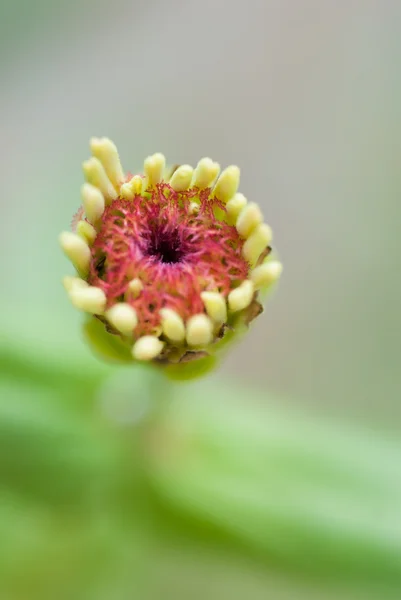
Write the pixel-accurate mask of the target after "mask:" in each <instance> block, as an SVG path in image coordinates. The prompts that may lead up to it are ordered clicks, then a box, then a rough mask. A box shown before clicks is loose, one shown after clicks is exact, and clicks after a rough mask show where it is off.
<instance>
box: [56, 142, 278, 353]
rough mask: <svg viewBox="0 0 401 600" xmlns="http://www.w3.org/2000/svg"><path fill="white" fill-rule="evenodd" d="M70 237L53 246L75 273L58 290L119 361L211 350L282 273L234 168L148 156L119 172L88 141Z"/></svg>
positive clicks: (108, 154) (112, 152)
mask: <svg viewBox="0 0 401 600" xmlns="http://www.w3.org/2000/svg"><path fill="white" fill-rule="evenodd" d="M90 145H91V151H92V157H91V158H90V159H89V160H87V161H86V162H84V163H83V170H84V174H85V179H86V183H84V185H83V186H82V190H81V193H82V207H81V208H80V209H79V211H78V214H77V215H76V216H75V218H74V220H73V231H66V232H63V233H62V234H61V236H60V244H61V247H62V249H63V251H64V253H65V254H66V255H67V257H68V258H69V259H70V260H71V262H72V263H73V265H74V267H75V269H76V275H75V276H67V277H66V278H65V279H64V285H65V288H66V290H67V292H68V295H69V297H70V299H71V302H72V304H73V305H74V306H75V307H76V308H78V309H80V310H82V311H84V312H86V313H88V314H89V315H91V319H92V321H93V320H96V323H97V325H98V326H99V325H101V327H103V328H104V335H105V336H106V339H107V338H108V339H109V340H110V342H111V340H112V338H113V336H114V337H115V339H116V337H118V342H119V348H123V349H124V353H125V356H127V351H129V356H130V357H131V359H133V360H138V361H156V362H158V363H159V364H164V365H171V364H182V363H188V362H190V361H200V360H201V359H205V358H207V357H208V356H210V355H214V354H215V350H216V349H217V348H218V347H220V346H221V345H222V344H223V342H224V341H225V339H228V338H229V337H230V338H231V337H232V336H233V334H235V333H236V332H238V331H239V330H240V329H241V328H243V326H244V325H245V326H246V325H248V324H249V322H250V321H251V320H252V319H253V318H254V317H255V316H257V315H258V314H259V313H260V312H261V311H262V309H261V305H260V303H259V300H258V296H259V292H260V290H262V289H264V288H267V287H269V286H270V285H271V284H272V283H274V282H275V281H276V280H277V279H278V278H279V276H280V274H281V264H280V263H279V262H278V261H276V260H274V259H272V258H271V254H270V251H271V248H270V243H271V240H272V231H271V229H270V227H269V226H268V225H267V224H265V223H264V222H263V217H262V213H261V211H260V208H259V206H258V205H257V204H255V203H253V202H248V201H247V199H246V198H245V196H244V195H243V194H241V193H239V192H238V185H239V178H240V172H239V169H238V167H236V166H229V167H227V168H226V169H224V170H223V171H221V172H220V166H219V165H218V164H217V163H216V162H214V161H212V160H211V159H210V158H203V159H201V160H200V161H199V163H198V164H197V166H196V168H195V169H193V168H192V167H191V166H189V165H181V166H178V167H174V168H168V167H167V166H166V162H165V158H164V156H163V155H162V154H154V155H153V156H149V157H148V158H147V159H146V160H145V162H144V169H143V173H140V174H137V175H134V176H132V175H125V174H124V172H123V169H122V167H121V163H120V159H119V156H118V152H117V149H116V147H115V145H114V144H113V143H112V142H111V141H110V140H109V139H107V138H101V139H98V138H93V139H92V140H91V144H90Z"/></svg>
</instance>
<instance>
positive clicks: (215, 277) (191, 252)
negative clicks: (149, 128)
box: [88, 183, 249, 335]
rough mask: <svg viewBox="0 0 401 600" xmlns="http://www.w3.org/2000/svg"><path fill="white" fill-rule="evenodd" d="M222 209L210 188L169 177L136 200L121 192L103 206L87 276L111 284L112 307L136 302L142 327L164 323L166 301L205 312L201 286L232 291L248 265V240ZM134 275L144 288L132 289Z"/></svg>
mask: <svg viewBox="0 0 401 600" xmlns="http://www.w3.org/2000/svg"><path fill="white" fill-rule="evenodd" d="M194 200H195V201H197V204H198V209H199V210H198V212H197V214H193V211H192V210H191V208H190V204H191V202H193V201H194ZM224 210H225V209H224V205H223V204H222V203H221V202H220V201H219V200H217V199H216V198H211V197H210V190H209V189H206V190H202V191H199V190H197V189H191V190H188V191H187V192H179V193H178V192H175V191H174V190H173V189H172V188H171V187H170V186H169V185H168V184H166V183H162V184H159V185H157V186H156V187H155V188H154V189H152V190H150V191H149V192H146V193H145V194H144V195H143V196H136V197H135V198H134V199H133V200H124V199H122V198H118V199H117V200H115V201H114V202H113V203H112V204H111V205H110V206H108V207H107V208H106V210H105V211H104V213H103V216H102V223H101V227H100V229H99V232H98V235H97V236H96V239H95V242H94V244H93V247H92V260H91V267H90V274H89V278H88V281H89V283H90V284H91V285H95V286H98V287H100V288H101V289H102V290H103V291H104V292H105V294H106V296H107V306H108V308H109V307H110V306H112V305H113V304H115V303H116V302H120V301H123V300H125V301H127V302H129V303H130V304H131V305H132V306H133V307H134V308H135V309H136V311H137V315H138V326H137V329H136V330H135V333H136V334H137V335H145V334H148V333H152V332H153V331H154V330H155V329H156V328H157V327H158V326H159V325H160V309H161V308H172V309H173V310H175V311H177V313H178V314H179V315H181V317H182V318H183V319H184V320H185V319H188V317H190V316H191V315H193V314H197V313H200V312H203V311H204V305H203V302H202V299H201V296H200V294H201V292H203V291H205V290H213V291H219V292H221V293H222V294H223V295H224V296H225V297H226V296H227V295H228V294H229V292H230V291H231V290H232V289H233V288H235V287H236V286H237V285H238V284H239V283H240V282H241V281H243V280H244V279H246V277H247V275H248V272H249V265H248V263H247V262H246V260H245V259H244V258H243V257H242V246H243V240H242V239H241V237H240V236H239V234H238V232H237V230H236V228H235V227H233V226H231V225H228V224H227V223H226V222H225V221H224V220H222V219H224ZM133 279H139V280H140V281H141V283H142V290H141V291H140V293H139V294H138V295H135V294H132V293H131V292H130V291H129V283H130V282H131V281H132V280H133Z"/></svg>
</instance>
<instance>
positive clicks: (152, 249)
mask: <svg viewBox="0 0 401 600" xmlns="http://www.w3.org/2000/svg"><path fill="white" fill-rule="evenodd" d="M148 254H149V256H154V257H155V258H156V259H157V260H159V261H160V262H162V263H166V264H175V263H179V262H181V260H182V258H183V255H184V252H183V248H182V246H181V240H180V236H179V232H178V231H177V230H176V229H175V230H172V231H166V230H164V229H162V228H160V227H156V228H155V229H154V230H153V231H152V234H151V237H150V239H149V246H148Z"/></svg>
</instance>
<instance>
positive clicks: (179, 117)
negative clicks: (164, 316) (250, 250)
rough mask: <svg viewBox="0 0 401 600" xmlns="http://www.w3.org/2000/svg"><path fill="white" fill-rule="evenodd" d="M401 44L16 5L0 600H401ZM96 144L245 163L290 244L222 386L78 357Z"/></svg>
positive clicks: (7, 14)
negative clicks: (79, 258) (73, 263)
mask: <svg viewBox="0 0 401 600" xmlns="http://www.w3.org/2000/svg"><path fill="white" fill-rule="evenodd" d="M400 23H401V5H399V4H398V3H397V2H395V1H391V0H387V1H386V0H385V1H381V2H379V1H375V0H355V1H352V2H350V1H346V0H340V1H339V2H334V1H326V2H325V1H323V2H321V1H318V0H299V1H298V2H295V1H291V0H284V1H283V0H281V1H278V0H247V1H246V2H245V1H242V0H236V1H235V2H227V1H224V0H217V1H214V2H212V1H211V0H206V1H203V2H199V1H198V2H195V1H194V0H170V2H162V1H161V0H159V1H157V0H152V1H150V2H136V1H135V0H134V1H130V2H129V1H123V0H116V1H115V2H113V3H108V2H94V1H93V0H81V1H80V2H78V1H72V2H70V3H67V2H49V1H48V0H36V2H28V0H25V1H21V0H16V1H11V0H0V140H1V144H0V156H1V161H0V180H1V184H2V194H1V200H0V202H1V205H2V218H1V221H0V230H1V236H0V249H1V258H0V267H1V292H2V293H1V302H0V306H1V309H2V310H1V317H0V368H1V372H0V399H1V400H0V598H1V600H3V599H4V600H25V598H26V599H27V598H30V599H36V598H38V599H41V600H42V599H47V598H49V599H53V598H62V599H63V598H65V599H74V600H75V599H77V600H80V599H81V598H82V599H85V600H86V599H88V600H91V599H93V600H103V599H104V600H106V599H109V598H113V599H116V600H125V599H126V598H127V599H131V598H133V597H134V598H141V599H142V598H143V599H144V600H156V599H158V598H176V599H179V600H180V599H181V598H182V599H186V598H191V599H192V598H194V599H197V598H206V597H207V598H212V599H214V598H216V599H217V598H221V597H224V596H225V595H227V596H229V597H231V598H233V599H234V600H235V599H237V598H238V599H240V598H249V599H250V600H259V599H265V598H277V599H281V598H283V599H284V598H285V599H287V598H288V599H298V598H300V599H303V598H329V599H330V598H382V597H389V598H390V597H394V598H398V597H400V595H401V519H400V513H401V472H400V471H401V467H400V464H401V461H400V459H401V443H400V442H399V434H400V416H401V414H400V402H399V399H400V391H401V369H400V358H401V352H400V350H401V349H400V318H399V301H400V292H401V284H400V279H399V275H398V274H399V264H400V259H399V256H400V249H401V246H400V244H401V242H400V239H399V224H400V221H401V208H400V207H401V205H400V202H399V192H400V189H401V181H400V169H399V164H398V163H399V156H400V141H399V140H400V139H401V122H400V111H399V107H400V105H401V86H400V81H401V79H400V69H401V64H400V56H401V43H400V39H401V27H400ZM92 135H97V136H102V135H107V136H109V137H111V138H112V139H113V140H114V141H115V142H116V144H117V145H118V147H119V150H120V155H121V158H122V162H123V165H124V167H125V168H126V170H133V171H135V170H136V169H138V168H140V166H141V163H142V161H143V158H144V157H145V156H147V155H148V154H150V153H153V152H156V151H161V152H163V153H165V154H166V156H167V158H168V160H169V161H170V162H172V163H176V162H178V163H180V162H181V163H183V162H185V163H186V162H188V163H190V164H191V163H192V164H195V163H196V162H197V160H198V159H199V158H200V157H202V156H205V155H206V156H207V155H210V156H211V157H212V158H214V159H215V160H217V161H219V162H220V163H221V164H222V165H228V164H230V163H235V164H238V165H240V166H241V170H242V183H241V191H243V192H244V193H245V194H246V195H247V196H248V198H250V199H253V200H255V201H257V202H259V203H260V204H261V205H262V207H263V211H264V213H265V216H266V219H267V221H268V222H269V223H270V224H271V225H272V227H273V229H274V233H275V243H276V245H277V249H278V251H279V254H280V256H281V258H282V261H283V263H284V275H283V278H282V281H281V283H280V286H279V289H278V291H277V293H276V294H275V295H274V296H273V298H272V299H271V300H270V303H269V305H268V309H267V310H266V313H265V315H264V316H263V317H261V318H260V319H258V321H257V324H256V325H255V326H254V327H253V328H251V331H250V333H249V334H248V336H247V337H246V338H245V339H244V340H243V341H242V343H241V344H240V345H239V346H238V347H236V348H234V349H233V350H232V351H231V354H230V355H229V356H228V357H227V360H225V362H224V364H223V365H222V367H221V369H220V370H219V372H218V373H216V374H214V375H213V376H211V377H209V378H208V379H206V380H204V381H200V382H196V383H195V382H194V383H191V384H186V385H176V386H174V385H173V384H171V383H169V382H167V381H165V380H164V379H163V378H162V377H159V376H156V375H154V374H152V372H151V371H148V370H145V371H142V370H139V369H131V370H127V369H120V368H116V367H110V366H107V365H103V364H101V363H99V362H97V360H96V359H94V358H93V357H92V356H91V355H90V353H89V350H88V349H87V348H86V347H85V345H84V344H83V342H82V340H81V336H80V322H81V316H80V315H78V314H76V313H75V312H74V311H73V310H72V309H71V307H70V306H69V304H68V301H67V299H66V297H65V293H64V290H63V288H62V286H61V283H60V280H61V277H62V276H63V275H64V274H67V273H69V272H71V271H70V268H69V266H68V263H67V261H66V260H65V258H64V257H63V256H62V254H61V252H60V251H59V249H58V245H57V236H58V233H59V231H61V230H63V229H66V228H68V226H69V223H70V220H71V216H72V214H73V213H74V212H75V211H76V210H77V207H78V205H79V203H80V195H79V188H80V185H81V183H82V171H81V167H80V165H81V162H82V161H83V160H84V159H85V158H86V157H87V156H88V153H89V148H88V140H89V138H90V137H91V136H92ZM396 233H397V234H398V235H397V236H396Z"/></svg>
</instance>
